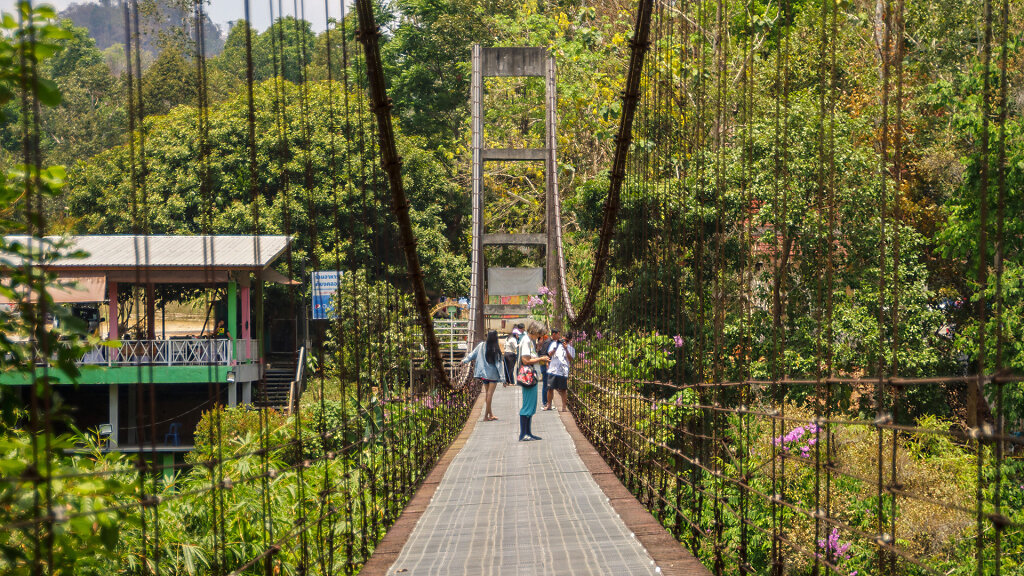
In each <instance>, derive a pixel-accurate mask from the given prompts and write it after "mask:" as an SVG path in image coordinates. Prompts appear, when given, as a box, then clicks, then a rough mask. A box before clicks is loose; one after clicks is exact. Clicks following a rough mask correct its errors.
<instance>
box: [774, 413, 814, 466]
mask: <svg viewBox="0 0 1024 576" xmlns="http://www.w3.org/2000/svg"><path fill="white" fill-rule="evenodd" d="M817 433H818V425H817V424H815V423H813V422H812V423H810V424H808V425H807V426H797V427H796V428H793V429H792V430H790V431H789V433H787V434H784V435H782V436H779V437H778V438H775V439H774V440H773V444H775V445H776V446H778V447H779V448H781V449H782V451H783V452H797V451H799V452H800V456H801V457H802V458H810V457H811V448H813V447H814V445H815V444H817V443H818V438H817V437H815V434H817Z"/></svg>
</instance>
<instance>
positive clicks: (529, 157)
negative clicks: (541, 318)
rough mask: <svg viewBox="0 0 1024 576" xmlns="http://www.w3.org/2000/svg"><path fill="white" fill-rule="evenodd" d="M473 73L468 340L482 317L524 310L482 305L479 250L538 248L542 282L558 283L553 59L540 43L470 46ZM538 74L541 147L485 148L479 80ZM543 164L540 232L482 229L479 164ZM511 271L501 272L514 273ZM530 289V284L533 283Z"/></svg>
mask: <svg viewBox="0 0 1024 576" xmlns="http://www.w3.org/2000/svg"><path fill="white" fill-rule="evenodd" d="M472 61H473V75H472V79H471V86H470V111H471V114H472V152H473V174H472V182H473V184H472V202H473V209H472V212H473V246H472V250H473V254H472V271H471V276H470V319H471V324H470V336H469V341H470V343H471V344H472V343H474V342H477V341H479V340H481V339H482V338H483V335H484V334H485V332H486V317H487V316H491V315H507V314H521V315H523V316H525V315H527V314H528V308H527V307H526V306H523V305H509V304H488V303H487V288H488V286H487V276H488V274H487V270H488V269H487V265H486V259H485V256H484V249H485V248H486V247H487V246H520V247H530V246H539V247H543V249H544V254H545V266H544V268H545V270H544V278H543V282H544V285H546V286H548V287H549V288H551V289H552V291H556V293H557V289H558V286H559V281H560V279H559V277H558V274H559V262H558V246H557V244H556V243H557V242H558V234H557V228H558V224H557V221H556V214H557V210H556V206H555V202H557V199H558V165H557V164H556V155H557V132H556V130H557V118H558V117H557V115H556V114H557V104H558V94H557V92H556V89H555V59H554V56H552V55H551V53H550V51H549V50H548V49H547V48H543V47H503V48H486V47H482V46H480V45H479V44H475V45H474V46H473V54H472ZM528 76H538V77H542V78H544V105H545V115H544V124H545V129H544V146H543V147H541V148H489V147H486V145H485V142H484V98H483V96H484V78H486V77H528ZM489 161H491V162H543V163H544V183H545V214H544V232H543V233H534V234H527V233H519V234H506V233H500V234H488V233H485V226H484V225H485V222H484V220H485V218H484V214H485V212H484V196H485V194H484V164H485V163H486V162H489ZM514 270H516V269H512V270H505V271H504V272H505V274H506V276H507V275H509V273H512V275H514V274H515V272H514ZM520 270H521V271H522V273H521V276H522V277H523V279H526V278H528V277H529V276H530V269H528V268H522V269H520ZM533 289H534V290H535V289H536V287H533ZM552 301H553V308H554V309H553V310H552V312H553V313H552V319H553V323H554V324H556V325H558V324H560V323H561V318H562V310H561V302H560V299H559V298H553V299H552Z"/></svg>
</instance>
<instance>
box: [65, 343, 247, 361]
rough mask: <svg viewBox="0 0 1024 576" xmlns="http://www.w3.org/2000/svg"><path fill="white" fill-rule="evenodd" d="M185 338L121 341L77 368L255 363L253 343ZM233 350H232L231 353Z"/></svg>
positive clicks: (97, 350)
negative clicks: (84, 366)
mask: <svg viewBox="0 0 1024 576" xmlns="http://www.w3.org/2000/svg"><path fill="white" fill-rule="evenodd" d="M231 344H232V342H231V340H227V339H219V340H210V339H205V338H185V339H180V340H121V341H120V345H119V346H96V347H95V348H92V349H91V350H89V351H88V352H86V353H85V355H84V356H82V359H81V360H80V361H79V364H89V365H96V366H140V365H141V366H231V365H235V364H247V363H250V362H256V361H258V359H259V346H258V342H257V341H256V340H238V341H237V342H236V346H235V347H232V345H231ZM233 348H235V349H233Z"/></svg>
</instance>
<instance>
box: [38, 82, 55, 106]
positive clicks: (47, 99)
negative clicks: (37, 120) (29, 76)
mask: <svg viewBox="0 0 1024 576" xmlns="http://www.w3.org/2000/svg"><path fill="white" fill-rule="evenodd" d="M36 97H37V98H39V102H41V103H42V104H44V105H46V106H51V107H53V106H57V105H59V104H60V89H59V88H57V84H56V83H54V81H53V80H50V79H48V78H38V79H36Z"/></svg>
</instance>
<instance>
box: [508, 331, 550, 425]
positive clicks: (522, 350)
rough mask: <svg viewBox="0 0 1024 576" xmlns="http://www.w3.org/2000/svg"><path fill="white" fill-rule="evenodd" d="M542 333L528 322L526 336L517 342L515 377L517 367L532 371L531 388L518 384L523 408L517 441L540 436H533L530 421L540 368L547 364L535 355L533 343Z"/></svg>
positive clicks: (535, 406) (534, 404) (535, 409)
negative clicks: (517, 353) (521, 392)
mask: <svg viewBox="0 0 1024 576" xmlns="http://www.w3.org/2000/svg"><path fill="white" fill-rule="evenodd" d="M543 333H544V328H543V327H542V326H541V325H540V324H538V323H536V322H530V324H529V325H527V326H526V334H525V335H524V336H523V338H522V340H520V341H519V362H517V363H516V371H515V373H516V375H517V377H518V374H519V367H520V366H527V367H529V368H530V370H532V371H533V375H534V378H533V386H523V385H521V384H520V389H521V390H522V391H523V407H522V408H520V409H519V440H520V441H526V440H540V436H535V435H534V434H533V430H532V429H531V421H532V420H533V415H534V413H536V412H537V383H538V382H540V379H541V371H540V367H541V365H542V364H545V363H547V361H548V357H547V356H540V355H538V354H537V346H536V344H534V342H535V341H536V340H537V338H538V337H539V336H540V335H541V334H543Z"/></svg>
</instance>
